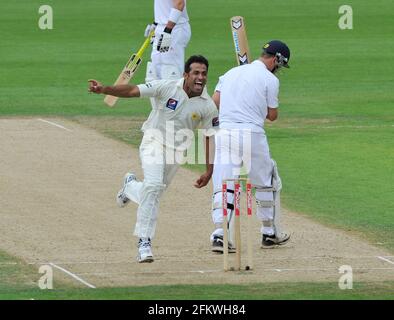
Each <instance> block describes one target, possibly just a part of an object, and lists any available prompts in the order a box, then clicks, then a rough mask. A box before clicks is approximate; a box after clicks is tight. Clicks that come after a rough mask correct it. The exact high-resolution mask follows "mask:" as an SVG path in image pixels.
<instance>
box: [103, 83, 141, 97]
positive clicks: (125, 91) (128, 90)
mask: <svg viewBox="0 0 394 320" xmlns="http://www.w3.org/2000/svg"><path fill="white" fill-rule="evenodd" d="M103 93H104V94H109V95H111V96H115V97H121V98H131V97H139V96H140V90H139V89H138V87H137V86H136V85H129V84H122V85H117V86H105V87H104V88H103Z"/></svg>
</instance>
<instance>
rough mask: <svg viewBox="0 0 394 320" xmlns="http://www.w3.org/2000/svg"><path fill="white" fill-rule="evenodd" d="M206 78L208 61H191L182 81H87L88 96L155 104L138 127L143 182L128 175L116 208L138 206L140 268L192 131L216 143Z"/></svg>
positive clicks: (148, 257) (202, 180)
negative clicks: (112, 83) (146, 100)
mask: <svg viewBox="0 0 394 320" xmlns="http://www.w3.org/2000/svg"><path fill="white" fill-rule="evenodd" d="M207 74H208V61H207V60H206V59H205V58H204V57H203V56H191V57H190V58H189V59H188V60H187V61H186V63H185V72H184V74H183V78H181V79H175V80H155V81H152V82H147V83H145V84H140V85H118V86H103V85H102V84H101V83H99V82H98V81H96V80H89V82H90V85H89V91H90V92H94V93H98V94H100V93H101V94H109V95H112V96H117V97H149V98H153V99H154V103H153V104H152V111H151V113H150V115H149V118H148V119H147V120H146V121H145V123H144V124H143V126H142V131H143V132H144V136H143V138H142V142H141V145H140V149H139V152H140V160H141V164H142V169H143V172H144V180H143V181H139V180H137V178H136V176H135V175H134V174H133V173H131V172H129V173H127V174H126V175H125V177H124V180H123V185H122V188H121V189H120V191H119V192H118V194H117V198H116V200H117V203H118V205H119V206H120V207H124V206H126V205H127V204H128V203H129V201H130V200H132V201H134V202H135V203H137V204H138V210H137V221H136V225H135V228H134V235H135V236H137V237H138V238H139V241H138V261H139V262H152V261H153V253H152V246H151V240H152V239H153V237H154V235H155V230H156V222H157V218H158V214H159V201H160V197H161V195H162V194H163V192H164V190H165V189H166V188H167V187H168V185H169V184H170V182H171V180H172V178H173V177H174V175H175V173H176V171H177V169H178V167H179V164H180V163H181V162H182V160H184V158H183V155H184V153H185V151H186V149H187V148H188V146H189V145H190V144H191V139H194V134H193V130H194V129H196V128H203V129H205V130H204V132H203V133H204V134H205V135H206V136H207V137H208V138H207V140H212V141H213V140H214V139H213V137H211V138H209V136H210V135H212V136H213V135H214V134H215V132H216V131H215V130H214V127H215V126H216V125H217V123H218V122H217V119H218V111H217V108H216V105H215V103H214V102H213V100H212V98H211V97H210V96H209V95H208V93H207V90H206V87H205V84H206V82H207ZM185 138H186V139H185ZM208 143H209V142H208ZM206 150H207V151H208V150H209V148H207V149H206ZM206 157H207V158H206V164H207V165H206V167H207V171H206V172H205V173H204V174H202V175H201V176H200V177H199V179H197V181H196V183H195V185H194V186H195V187H197V188H201V187H204V186H206V185H207V184H208V182H209V181H210V179H211V176H212V172H213V164H210V163H209V154H208V152H207V154H206Z"/></svg>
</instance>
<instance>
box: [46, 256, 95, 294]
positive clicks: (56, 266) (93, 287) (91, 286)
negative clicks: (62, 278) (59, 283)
mask: <svg viewBox="0 0 394 320" xmlns="http://www.w3.org/2000/svg"><path fill="white" fill-rule="evenodd" d="M49 264H50V265H51V266H52V267H55V268H56V269H59V270H60V271H63V272H64V273H66V274H68V275H69V276H71V277H73V278H74V279H75V280H78V281H79V282H81V283H83V284H84V285H85V286H88V287H89V288H92V289H96V287H95V286H94V285H92V284H90V283H88V282H86V281H85V280H83V279H81V278H80V277H78V276H77V275H76V274H74V273H72V272H70V271H68V270H66V269H64V268H62V267H59V266H58V265H56V264H54V263H52V262H50V263H49Z"/></svg>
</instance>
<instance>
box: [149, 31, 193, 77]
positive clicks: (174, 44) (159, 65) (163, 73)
mask: <svg viewBox="0 0 394 320" xmlns="http://www.w3.org/2000/svg"><path fill="white" fill-rule="evenodd" d="M164 28H165V25H163V24H159V25H158V26H157V27H156V29H155V40H154V43H153V47H152V53H151V60H152V66H153V69H154V71H155V73H156V79H179V78H181V77H182V75H183V71H184V64H185V49H186V47H187V44H188V43H189V41H190V37H191V29H190V24H189V23H182V24H177V25H175V27H174V29H173V30H172V32H171V46H170V49H169V50H168V51H167V52H159V51H157V42H158V39H159V37H160V34H161V33H162V32H163V30H164ZM173 72H175V73H177V74H172V73H173Z"/></svg>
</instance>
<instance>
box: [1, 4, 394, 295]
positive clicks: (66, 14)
mask: <svg viewBox="0 0 394 320" xmlns="http://www.w3.org/2000/svg"><path fill="white" fill-rule="evenodd" d="M46 4H49V5H51V6H52V7H53V10H54V29H53V30H47V31H43V30H40V29H39V28H38V25H37V22H38V19H39V14H38V8H39V6H40V5H42V1H37V0H29V1H28V0H18V1H16V0H13V1H7V2H5V3H4V4H3V5H2V10H1V11H0V38H1V39H2V40H1V48H0V70H1V74H2V76H1V77H0V116H3V117H9V116H31V115H55V116H65V117H70V118H72V119H84V120H83V121H85V122H90V123H92V121H95V122H100V119H102V121H105V127H104V126H99V125H97V126H98V127H100V128H99V130H102V131H104V132H105V133H106V134H109V135H112V136H116V137H118V138H121V139H123V140H126V141H128V142H130V143H132V144H138V139H139V137H140V135H139V133H138V132H137V129H134V130H133V132H132V133H130V132H129V128H127V127H125V128H121V129H119V126H118V124H119V119H125V118H126V117H127V118H133V117H134V118H135V119H136V123H137V124H138V123H140V122H141V121H142V119H143V118H144V117H146V116H147V115H148V113H149V110H150V106H149V103H148V101H143V100H127V101H126V100H125V101H120V103H119V105H118V107H117V108H115V109H109V108H106V107H104V106H103V104H102V102H101V99H102V97H98V96H92V95H89V94H87V79H89V78H96V79H99V80H102V81H103V82H105V83H112V82H113V81H114V80H115V78H116V76H117V75H118V73H119V71H120V69H121V67H122V66H123V64H124V63H125V62H126V59H127V57H128V56H129V53H130V51H134V50H136V49H137V47H138V46H139V45H140V43H141V42H142V36H143V31H144V29H145V25H146V24H147V23H148V22H150V21H151V20H152V14H153V13H152V1H147V0H133V1H130V0H117V1H116V5H115V2H108V1H103V0H97V1H94V2H92V1H77V0H68V1H60V0H54V1H49V0H48V1H46ZM343 4H344V3H343V2H342V1H337V0H334V1H331V0H330V1H329V0H324V1H319V2H316V1H312V0H306V1H291V0H282V1H274V3H273V4H272V5H269V6H268V5H265V4H264V3H263V2H261V1H252V0H244V1H242V2H240V1H235V0H215V1H208V0H200V1H189V3H188V10H189V15H190V18H191V25H192V32H193V36H192V40H191V42H190V45H189V47H188V48H187V55H190V54H194V53H200V54H203V55H206V56H207V58H208V59H209V60H210V75H209V76H210V79H209V83H208V89H209V91H210V92H212V90H213V88H214V86H215V83H216V80H217V78H218V76H219V75H220V74H222V73H224V72H225V71H226V70H227V69H229V68H230V67H232V66H233V65H234V63H235V58H234V53H233V45H232V40H231V36H230V32H229V17H231V16H233V15H243V16H244V17H245V19H246V23H247V32H248V37H249V43H250V47H251V50H252V53H253V56H254V57H257V56H258V54H259V52H260V48H261V46H262V44H263V43H264V42H265V41H267V40H270V39H274V38H278V39H282V40H284V41H285V42H286V43H287V44H288V45H289V47H290V48H291V50H292V56H291V61H290V65H291V69H290V70H285V72H283V73H282V74H281V75H280V79H281V94H280V100H281V106H280V118H279V120H278V121H277V122H275V123H273V124H269V125H267V135H268V139H269V143H270V148H271V152H272V155H273V157H274V158H275V159H276V160H277V162H278V165H279V168H280V173H281V176H282V180H283V183H284V192H283V201H284V205H285V206H286V207H287V208H288V209H290V210H294V211H296V212H300V213H303V214H305V215H308V216H310V217H313V218H314V219H317V220H318V221H321V222H322V223H325V224H327V225H331V226H334V227H337V228H343V229H345V230H348V231H349V232H352V233H354V234H357V235H359V236H360V237H363V238H364V239H367V240H368V241H371V242H372V243H378V242H379V243H380V244H381V245H383V246H384V247H386V248H387V249H389V250H391V251H392V252H394V197H393V194H392V189H393V185H394V173H393V167H394V144H393V136H394V105H393V102H394V91H393V90H392V84H393V81H394V63H393V62H394V39H393V36H392V35H393V34H394V25H393V23H392V12H393V10H394V3H393V2H392V1H389V0H381V1H379V4H376V3H374V2H371V1H367V0H357V1H355V0H351V1H347V2H346V4H348V5H351V6H352V8H353V14H354V17H353V20H354V28H353V30H341V29H339V28H338V19H339V17H340V15H339V14H338V8H339V7H340V6H341V5H343ZM146 58H147V56H146ZM143 69H144V68H142V70H140V72H139V73H138V74H137V77H136V78H135V82H136V83H139V82H142V81H143V79H144V70H143ZM92 119H94V120H92ZM136 127H137V125H136ZM2 259H10V258H9V257H7V258H4V257H3V258H2ZM9 272H11V271H10V270H8V271H6V273H4V274H9ZM12 272H13V271H12ZM1 279H3V277H2V278H1ZM3 283H4V285H3ZM17 283H21V286H22V288H24V289H26V288H28V287H29V286H26V282H24V280H21V279H19V281H17ZM390 285H392V284H390ZM272 286H274V285H272ZM375 287H376V291H373V290H370V289H371V287H370V285H369V284H365V285H364V287H363V286H362V285H360V288H364V289H365V290H364V291H363V290H361V291H358V292H359V293H357V292H356V291H354V292H353V293H352V294H349V295H345V293H343V292H342V293H341V292H340V291H339V290H337V288H335V285H332V286H331V285H330V284H327V285H319V284H300V285H299V286H297V285H294V287H291V286H287V285H286V284H281V285H278V286H277V290H278V291H277V292H278V296H277V297H281V298H289V299H292V298H297V297H305V298H316V297H318V298H338V299H342V298H343V299H347V298H353V299H355V298H368V297H369V298H374V297H375V298H385V297H386V298H387V297H388V295H387V293H388V292H389V290H387V289H388V287H389V285H387V284H380V285H379V284H378V285H376V286H375ZM391 288H392V286H391ZM0 289H1V290H0V299H1V298H11V299H15V298H18V297H20V298H27V297H28V296H30V295H32V296H34V295H36V294H37V297H40V295H41V294H42V293H36V292H35V291H34V290H33V289H31V290H33V291H28V292H25V293H23V292H24V291H23V290H24V289H23V290H22V291H21V290H20V288H19V287H16V288H11V287H10V283H8V282H5V280H2V283H1V284H0ZM194 289H195V292H199V290H206V291H207V292H210V293H209V294H208V295H207V296H206V298H210V297H214V296H215V294H216V292H218V291H220V292H223V291H225V290H229V291H231V290H232V288H231V287H228V288H227V289H226V288H223V287H214V288H210V287H205V288H204V289H201V288H199V287H196V288H194ZM157 290H170V289H168V288H164V289H163V288H160V289H157ZM171 290H174V291H173V292H174V298H177V296H176V295H177V293H176V292H178V293H179V296H183V297H185V295H187V292H188V293H189V295H187V296H188V297H190V298H195V297H196V296H193V295H192V294H191V293H190V292H191V291H192V290H189V291H188V290H187V289H182V288H180V287H173V288H171ZM183 290H185V291H183ZM209 290H212V291H209ZM253 290H257V291H259V290H260V291H259V292H262V291H263V290H262V289H261V288H260V287H259V286H258V285H256V287H255V288H254V287H252V288H245V291H244V297H245V298H249V297H250V295H249V292H250V291H253ZM129 291H130V290H129V289H117V290H109V289H108V290H107V291H106V290H102V291H97V293H94V294H92V295H90V296H89V295H88V296H86V295H85V293H83V292H80V291H72V293H70V295H69V294H68V293H67V292H59V295H56V294H55V295H52V296H51V293H48V295H45V294H43V295H42V296H41V297H43V298H49V299H51V298H72V297H74V298H78V297H85V298H92V299H95V298H101V297H108V298H120V299H122V298H124V297H131V298H136V299H143V298H152V297H156V298H160V296H155V293H154V292H155V290H153V289H151V288H145V289H144V290H143V291H144V294H141V295H140V296H138V295H136V296H130V295H129V294H130V292H129ZM1 292H9V293H5V294H2V293H1ZM286 292H289V293H288V294H287V293H286ZM316 292H321V295H316ZM360 292H361V293H360ZM362 292H365V294H364V293H362ZM89 294H90V293H89ZM259 298H261V299H265V298H267V296H264V294H263V293H261V296H259Z"/></svg>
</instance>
